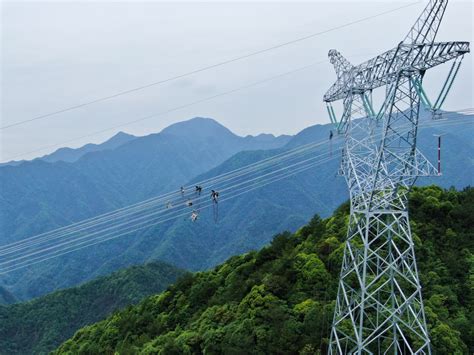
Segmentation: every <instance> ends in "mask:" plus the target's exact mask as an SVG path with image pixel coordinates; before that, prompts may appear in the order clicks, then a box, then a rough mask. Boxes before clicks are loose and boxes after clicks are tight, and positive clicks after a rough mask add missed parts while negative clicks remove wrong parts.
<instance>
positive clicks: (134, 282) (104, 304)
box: [0, 262, 184, 355]
mask: <svg viewBox="0 0 474 355" xmlns="http://www.w3.org/2000/svg"><path fill="white" fill-rule="evenodd" d="M183 274H184V272H183V271H182V270H179V269H177V268H175V267H173V266H171V265H168V264H164V263H160V262H154V263H149V264H145V265H143V266H134V267H131V268H128V269H125V270H121V271H118V272H115V273H113V274H111V275H109V276H106V277H100V278H98V279H95V280H94V281H90V282H88V283H85V284H83V285H81V286H78V287H74V288H70V289H65V290H61V291H56V292H54V293H51V294H49V295H46V296H43V297H40V298H37V299H34V300H32V301H30V302H26V303H18V304H15V305H11V306H8V307H6V306H0V354H9V355H11V354H45V353H48V352H49V351H51V350H54V349H55V348H56V347H57V346H59V345H60V344H61V343H62V342H63V341H65V340H66V339H68V338H69V337H71V336H72V335H73V334H74V333H75V332H76V331H77V330H78V329H79V328H81V327H83V326H85V325H87V324H92V323H94V322H97V321H99V320H101V319H104V318H105V317H107V316H109V315H110V314H112V313H113V312H115V311H117V310H119V309H122V308H124V307H126V306H129V305H132V304H136V303H138V302H139V301H140V300H142V299H143V298H144V297H145V296H149V295H152V294H155V293H158V292H161V291H163V290H164V289H165V288H166V287H168V285H170V284H171V283H173V282H175V281H176V279H177V278H178V277H180V276H182V275H183Z"/></svg>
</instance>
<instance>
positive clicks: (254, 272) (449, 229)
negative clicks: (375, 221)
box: [56, 186, 474, 354]
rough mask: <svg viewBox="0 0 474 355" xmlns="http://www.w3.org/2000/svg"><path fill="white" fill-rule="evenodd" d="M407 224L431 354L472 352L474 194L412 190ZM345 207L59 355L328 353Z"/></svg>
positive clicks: (77, 339)
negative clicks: (420, 283) (415, 260)
mask: <svg viewBox="0 0 474 355" xmlns="http://www.w3.org/2000/svg"><path fill="white" fill-rule="evenodd" d="M410 213H411V224H412V230H413V238H414V242H415V248H416V252H417V260H418V267H419V271H420V277H421V282H422V285H423V286H424V288H423V296H424V301H425V311H426V315H427V322H428V327H429V332H430V337H431V341H432V345H433V350H434V351H435V353H439V354H467V353H472V352H473V351H474V329H473V324H474V317H473V316H474V312H473V304H474V300H473V296H474V255H473V254H474V247H473V242H474V238H473V228H472V227H473V226H474V189H472V188H466V189H464V190H463V191H459V192H458V191H455V190H453V189H450V190H443V189H441V188H438V187H435V186H430V187H425V188H414V190H413V192H412V193H411V201H410ZM347 222H348V204H344V205H343V206H341V207H340V208H339V209H338V210H337V211H336V212H335V213H334V215H333V216H332V217H330V218H328V219H324V220H321V219H320V218H319V217H318V216H315V217H314V218H313V219H312V220H311V222H310V223H309V224H308V225H307V226H305V227H303V228H301V229H300V230H299V231H298V232H296V233H295V234H290V233H282V234H279V235H277V236H276V237H275V238H274V239H273V241H272V243H271V245H269V246H268V247H265V248H263V249H262V250H260V251H258V252H250V253H247V254H244V255H240V256H235V257H232V258H230V259H229V260H228V261H227V262H225V263H223V264H222V265H220V266H218V267H216V268H215V269H213V270H211V271H206V272H199V273H195V274H188V275H186V276H185V277H182V278H181V279H180V280H179V281H178V282H177V283H176V284H175V285H173V286H171V287H169V288H168V290H166V291H165V292H163V293H161V294H159V295H155V296H151V297H148V298H146V299H145V300H144V301H143V302H141V303H140V304H139V305H137V306H131V307H128V308H126V309H125V310H122V311H120V312H117V313H115V314H114V315H112V316H110V317H109V318H107V319H106V320H103V321H101V322H99V323H97V324H94V325H90V326H87V327H85V328H83V329H81V330H80V331H78V332H77V333H76V335H75V336H74V337H73V338H72V339H70V340H68V341H66V342H65V343H64V344H63V345H61V346H60V348H59V349H58V350H57V351H56V354H63V353H74V354H76V353H82V354H87V353H108V354H113V353H114V352H118V353H121V354H127V353H138V352H139V353H143V354H151V353H160V354H190V353H207V354H214V353H225V354H246V353H254V354H264V353H272V354H290V353H300V354H312V353H317V352H319V351H321V352H322V353H325V351H326V348H327V342H328V333H329V327H330V323H331V319H332V313H333V307H334V300H335V297H336V292H337V280H338V276H339V269H340V263H341V259H342V254H343V241H344V238H345V235H346V226H347Z"/></svg>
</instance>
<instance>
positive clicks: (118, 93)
mask: <svg viewBox="0 0 474 355" xmlns="http://www.w3.org/2000/svg"><path fill="white" fill-rule="evenodd" d="M417 4H418V3H417V2H416V3H412V4H408V5H404V6H400V7H397V8H395V9H392V10H388V11H383V12H380V13H378V14H375V15H371V16H366V17H363V18H360V19H358V20H355V21H351V22H347V23H345V24H342V25H339V26H335V27H332V28H329V29H326V30H323V31H320V32H316V33H312V34H310V35H306V36H303V37H299V38H295V39H293V40H291V41H287V42H283V43H280V44H277V45H274V46H271V47H267V48H264V49H260V50H257V51H254V52H250V53H247V54H244V55H241V56H238V57H234V58H230V59H227V60H224V61H221V62H217V63H214V64H211V65H208V66H205V67H202V68H199V69H195V70H191V71H189V72H186V73H183V74H179V75H176V76H173V77H169V78H167V79H163V80H159V81H155V82H152V83H149V84H145V85H142V86H138V87H135V88H133V89H129V90H125V91H120V92H117V93H115V94H111V95H108V96H103V97H100V98H97V99H94V100H91V101H86V102H83V103H81V104H78V105H74V106H69V107H66V108H63V109H60V110H57V111H53V112H50V113H47V114H44V115H39V116H36V117H32V118H30V119H26V120H23V121H19V122H16V123H12V124H9V125H5V126H2V127H0V129H8V128H12V127H16V126H19V125H23V124H25V123H29V122H32V121H37V120H40V119H44V118H48V117H51V116H54V115H58V114H60V113H64V112H67V111H71V110H75V109H78V108H81V107H84V106H89V105H92V104H95V103H98V102H102V101H106V100H110V99H113V98H116V97H118V96H122V95H126V94H130V93H132V92H136V91H140V90H143V89H146V88H149V87H152V86H157V85H161V84H164V83H167V82H170V81H173V80H177V79H181V78H184V77H187V76H190V75H194V74H197V73H200V72H203V71H207V70H210V69H214V68H217V67H220V66H223V65H226V64H230V63H234V62H237V61H240V60H243V59H247V58H250V57H253V56H256V55H260V54H263V53H266V52H269V51H272V50H275V49H279V48H282V47H286V46H289V45H292V44H295V43H298V42H302V41H305V40H308V39H311V38H314V37H317V36H321V35H323V34H326V33H329V32H333V31H336V30H340V29H342V28H345V27H349V26H352V25H355V24H358V23H361V22H364V21H367V20H371V19H374V18H377V17H380V16H383V15H387V14H390V13H393V12H396V11H399V10H402V9H405V8H408V7H411V6H414V5H417Z"/></svg>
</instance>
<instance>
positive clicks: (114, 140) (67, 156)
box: [0, 132, 136, 167]
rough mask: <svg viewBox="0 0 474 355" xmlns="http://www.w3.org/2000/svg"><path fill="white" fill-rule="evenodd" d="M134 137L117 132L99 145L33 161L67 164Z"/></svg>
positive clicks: (15, 162) (61, 151)
mask: <svg viewBox="0 0 474 355" xmlns="http://www.w3.org/2000/svg"><path fill="white" fill-rule="evenodd" d="M135 138H136V137H135V136H133V135H131V134H127V133H124V132H118V133H117V134H115V135H114V136H112V137H111V138H109V139H108V140H106V141H105V142H103V143H100V144H94V143H89V144H86V145H84V146H82V147H80V148H59V149H58V150H56V151H54V152H53V153H51V154H47V155H44V156H42V157H39V158H35V159H33V160H42V161H45V162H48V163H55V162H58V161H63V162H67V163H73V162H75V161H77V160H79V159H80V158H82V157H83V156H84V155H86V154H87V153H92V152H98V151H102V150H110V149H115V148H117V147H119V146H121V145H122V144H125V143H127V142H130V141H131V140H133V139H135ZM26 162H28V161H27V160H12V161H9V162H6V163H0V167H2V166H18V165H20V164H23V163H26Z"/></svg>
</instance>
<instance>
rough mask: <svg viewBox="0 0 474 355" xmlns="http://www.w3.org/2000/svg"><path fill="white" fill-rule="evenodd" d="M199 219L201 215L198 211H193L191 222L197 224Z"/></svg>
mask: <svg viewBox="0 0 474 355" xmlns="http://www.w3.org/2000/svg"><path fill="white" fill-rule="evenodd" d="M198 217H199V215H198V213H197V212H196V211H193V213H191V221H193V222H196V221H197V219H198Z"/></svg>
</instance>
